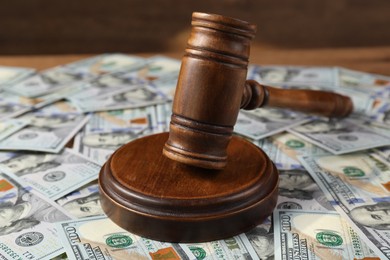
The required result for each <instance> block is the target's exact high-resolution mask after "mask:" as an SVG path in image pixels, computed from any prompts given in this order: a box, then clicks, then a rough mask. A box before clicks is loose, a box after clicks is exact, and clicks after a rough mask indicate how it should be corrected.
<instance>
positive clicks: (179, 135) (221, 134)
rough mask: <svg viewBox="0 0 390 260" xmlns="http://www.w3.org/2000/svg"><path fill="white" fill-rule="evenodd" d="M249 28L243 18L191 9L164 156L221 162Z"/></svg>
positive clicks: (236, 105) (217, 165) (216, 165)
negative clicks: (190, 27) (190, 22)
mask: <svg viewBox="0 0 390 260" xmlns="http://www.w3.org/2000/svg"><path fill="white" fill-rule="evenodd" d="M255 30H256V26H255V25H253V24H249V23H247V22H245V21H241V20H237V19H233V18H227V17H224V16H220V15H212V14H204V13H194V14H193V16H192V31H191V35H190V38H189V40H188V46H187V49H186V53H185V55H184V57H183V59H182V65H181V70H180V74H179V79H178V83H177V88H176V93H175V98H174V101H173V109H172V110H173V111H172V117H171V123H170V135H169V139H168V141H167V143H166V144H165V146H164V151H163V152H164V154H165V155H166V156H168V157H169V158H171V159H173V160H176V161H180V162H182V163H186V164H190V165H195V166H197V167H203V168H210V169H222V168H224V167H225V165H226V161H227V154H226V148H227V146H228V144H229V141H230V138H231V135H232V132H233V126H234V124H235V122H236V120H237V116H238V111H239V109H240V104H241V98H242V93H243V86H244V84H245V80H246V74H247V67H248V58H249V51H250V41H251V40H252V38H253V37H254V35H255Z"/></svg>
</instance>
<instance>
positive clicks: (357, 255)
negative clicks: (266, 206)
mask: <svg viewBox="0 0 390 260" xmlns="http://www.w3.org/2000/svg"><path fill="white" fill-rule="evenodd" d="M273 217H274V223H275V228H274V232H275V259H366V258H369V259H378V260H379V259H381V258H379V257H378V256H377V255H376V254H375V253H374V252H373V250H371V249H370V248H369V247H368V246H367V245H366V243H365V241H364V240H363V239H361V238H360V237H359V235H358V234H357V233H356V232H355V231H354V229H353V228H352V227H351V226H350V225H349V224H348V223H347V221H345V220H344V219H343V218H342V217H341V216H340V215H339V214H337V213H336V212H326V211H322V212H321V211H302V210H276V211H274V214H273Z"/></svg>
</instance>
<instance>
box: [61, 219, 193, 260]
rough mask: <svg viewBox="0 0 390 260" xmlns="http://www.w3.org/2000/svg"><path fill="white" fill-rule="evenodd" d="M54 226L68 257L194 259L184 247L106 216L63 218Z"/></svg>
mask: <svg viewBox="0 0 390 260" xmlns="http://www.w3.org/2000/svg"><path fill="white" fill-rule="evenodd" d="M57 227H58V229H59V233H60V238H61V241H62V243H63V245H64V247H65V250H66V254H67V255H68V257H69V259H80V260H82V259H86V260H87V259H112V260H116V259H118V260H122V259H168V257H170V258H169V259H178V260H179V259H194V260H195V259H196V258H195V256H193V255H192V253H191V252H188V251H187V252H186V251H185V248H184V249H183V248H182V247H180V246H178V245H176V244H171V243H165V242H158V241H154V240H150V239H147V238H142V237H139V236H137V235H134V234H131V233H129V232H128V231H126V230H124V229H122V228H120V227H119V226H117V225H116V224H114V223H113V222H112V221H111V220H110V219H109V218H107V217H105V216H102V217H91V218H84V219H78V220H70V221H64V222H61V223H58V224H57ZM96 227H99V228H96Z"/></svg>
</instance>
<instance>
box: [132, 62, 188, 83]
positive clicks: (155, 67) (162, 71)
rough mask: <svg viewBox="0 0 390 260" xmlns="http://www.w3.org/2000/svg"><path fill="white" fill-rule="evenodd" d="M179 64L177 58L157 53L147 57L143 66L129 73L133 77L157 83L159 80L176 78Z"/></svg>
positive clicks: (164, 80)
mask: <svg viewBox="0 0 390 260" xmlns="http://www.w3.org/2000/svg"><path fill="white" fill-rule="evenodd" d="M180 65H181V62H180V61H179V60H176V59H172V58H168V57H165V56H160V55H158V56H153V57H150V58H148V59H147V60H146V65H145V66H143V67H141V68H139V69H138V70H135V71H132V72H131V73H132V75H133V77H134V78H138V79H142V80H146V81H148V82H149V83H152V82H154V83H156V84H158V83H159V82H166V81H169V80H174V79H177V77H178V75H179V70H180Z"/></svg>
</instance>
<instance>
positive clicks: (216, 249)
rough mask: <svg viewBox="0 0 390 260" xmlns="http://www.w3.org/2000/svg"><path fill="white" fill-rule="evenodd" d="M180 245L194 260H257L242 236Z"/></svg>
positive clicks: (251, 248)
mask: <svg viewBox="0 0 390 260" xmlns="http://www.w3.org/2000/svg"><path fill="white" fill-rule="evenodd" d="M180 245H181V246H182V247H183V248H184V247H187V248H188V249H189V250H190V251H191V252H192V254H193V255H194V256H195V257H196V259H205V260H217V259H248V260H252V259H253V260H255V259H259V257H258V256H257V254H256V251H255V250H254V249H253V247H252V245H251V243H250V242H249V240H248V238H247V237H246V236H245V235H244V234H241V235H238V236H234V237H231V238H227V239H223V240H218V241H212V242H208V243H191V244H180Z"/></svg>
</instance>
